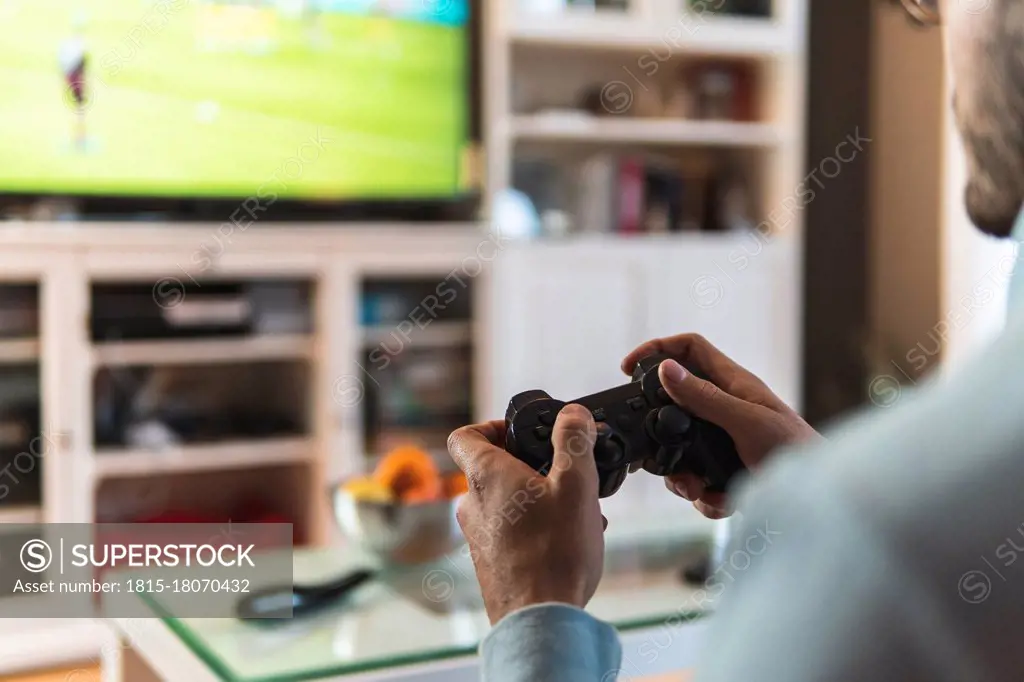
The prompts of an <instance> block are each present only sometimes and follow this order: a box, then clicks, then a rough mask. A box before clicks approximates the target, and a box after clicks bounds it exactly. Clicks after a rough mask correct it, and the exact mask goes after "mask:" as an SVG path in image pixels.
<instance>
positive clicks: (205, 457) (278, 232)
mask: <svg viewBox="0 0 1024 682" xmlns="http://www.w3.org/2000/svg"><path fill="white" fill-rule="evenodd" d="M217 227H218V226H217V225H213V224H211V225H189V226H181V225H144V226H137V227H126V226H113V225H102V224H97V225H89V226H80V227H76V228H74V229H69V228H68V227H67V225H65V224H52V225H50V224H41V223H30V224H29V223H25V224H7V225H4V226H3V227H2V228H0V243H2V244H3V253H2V255H0V273H3V275H2V276H0V281H2V282H7V281H10V282H13V283H25V282H35V283H37V284H38V285H39V290H40V295H39V306H40V310H39V318H40V328H41V329H42V334H41V335H40V336H39V338H33V339H13V340H2V341H0V364H3V363H7V362H10V363H26V362H30V363H36V362H38V364H39V367H40V378H41V386H42V388H41V403H42V413H43V414H42V421H43V430H44V434H45V435H46V436H48V438H47V443H48V449H47V452H46V453H45V457H44V458H43V460H42V461H43V463H44V464H45V467H44V469H43V499H42V502H41V504H40V505H38V506H27V507H26V506H16V507H3V506H0V523H6V522H18V523H30V522H37V521H46V522H94V521H95V520H96V518H97V507H98V506H100V505H98V497H97V496H99V495H101V494H102V495H107V494H110V495H117V494H121V491H123V489H124V486H131V485H133V484H137V485H140V486H143V488H145V489H149V488H152V487H153V486H155V485H158V486H171V482H172V480H173V479H175V478H180V477H189V476H192V477H199V478H196V479H195V480H196V481H200V480H202V479H205V478H206V477H208V476H212V475H217V476H220V475H221V474H225V475H226V474H230V476H229V477H228V478H223V477H221V478H217V481H224V485H225V486H226V488H225V492H229V489H230V487H231V485H232V481H233V480H235V479H236V478H238V479H239V480H241V479H244V480H246V481H251V480H253V477H256V478H257V479H258V477H259V476H261V475H264V474H261V473H260V472H263V471H265V472H267V473H266V476H270V478H268V479H267V480H268V484H267V485H265V486H262V488H261V489H262V490H264V491H267V495H268V496H269V497H270V498H273V497H274V496H280V497H281V498H282V499H287V500H288V501H289V505H291V506H294V504H297V505H298V509H297V510H296V511H297V513H298V514H299V518H298V521H299V522H301V523H302V524H303V525H304V527H305V528H306V530H307V533H306V535H307V537H309V538H310V541H311V542H312V543H313V544H322V543H324V542H327V541H328V540H329V538H330V537H331V532H332V531H331V526H332V524H333V522H332V521H331V512H330V510H329V509H328V508H327V496H326V495H325V494H324V491H325V490H326V488H327V486H328V484H329V482H331V481H334V480H337V479H339V478H341V477H342V476H344V475H348V474H350V473H352V472H354V471H357V470H359V469H360V468H361V467H363V466H365V462H364V453H363V452H362V451H361V442H362V441H361V418H360V416H359V409H360V408H361V404H360V401H355V402H351V401H348V400H347V399H346V397H345V396H343V395H339V392H338V390H339V389H338V387H339V382H343V381H344V380H345V378H346V377H352V376H357V377H358V376H359V373H360V371H361V370H360V366H359V358H360V352H361V350H362V349H363V348H365V346H366V345H368V344H375V343H380V342H382V341H386V339H387V338H388V337H390V336H391V334H392V333H393V332H394V331H395V330H394V328H393V327H392V326H381V327H377V328H370V329H368V330H364V329H363V328H362V327H360V326H359V325H358V314H357V313H358V310H359V305H360V288H361V284H362V282H363V281H364V280H365V279H366V278H368V277H380V276H384V277H390V276H398V277H402V276H417V277H430V278H432V277H436V278H437V280H438V281H439V282H440V281H442V280H443V279H444V278H445V277H446V276H448V275H449V274H450V273H452V272H454V271H457V270H458V268H460V267H466V266H465V263H466V261H467V259H470V258H478V256H477V255H476V254H477V253H478V251H479V249H480V245H481V243H483V242H485V241H486V240H487V239H488V237H487V236H486V230H485V228H484V226H483V225H481V224H476V223H466V224H450V225H427V226H424V225H404V224H374V225H344V226H324V227H320V228H303V227H292V226H283V225H278V226H275V225H266V226H261V229H260V230H252V231H249V232H247V233H244V234H238V235H235V236H234V238H233V243H232V245H231V247H230V248H229V249H225V253H224V254H223V256H222V258H221V259H220V260H219V261H218V263H217V264H216V265H215V266H213V267H212V268H211V269H210V270H209V271H207V272H204V273H201V275H202V277H203V278H204V279H207V280H211V281H242V282H244V281H247V280H262V279H275V278H277V279H280V278H285V279H288V280H292V281H302V282H308V283H309V284H310V289H309V296H310V297H311V299H310V300H309V301H307V303H308V304H309V305H310V310H311V315H312V320H311V328H312V330H313V331H312V332H311V333H309V334H279V335H272V334H262V335H254V336H249V337H238V338H230V337H223V338H217V337H215V338H180V339H166V340H156V341H134V340H132V341H129V340H124V341H95V342H94V341H93V340H92V339H91V338H90V337H89V333H90V332H89V324H88V320H89V318H90V306H91V302H90V299H91V291H92V287H93V285H94V284H96V283H112V282H115V283H116V282H120V283H132V282H134V283H141V284H142V285H144V286H145V287H153V286H154V284H153V283H156V282H161V281H167V280H170V279H173V278H178V279H184V277H185V276H184V275H183V274H182V273H181V268H180V265H179V264H180V263H184V262H189V256H190V255H191V254H192V253H193V252H194V250H195V248H196V245H197V244H201V243H203V240H204V239H208V238H209V236H210V235H211V234H216V231H217ZM479 275H480V273H477V272H474V276H479ZM479 333H480V330H479V329H478V328H476V327H475V326H474V325H473V324H472V323H469V322H465V323H463V322H457V323H454V322H441V321H439V322H434V323H432V324H430V325H429V326H426V327H424V328H422V329H417V330H416V333H415V334H413V335H411V337H410V342H411V343H412V344H413V345H415V346H417V347H443V346H448V345H452V344H464V343H466V342H468V341H471V340H473V339H474V337H475V336H476V335H478V334H479ZM281 362H286V363H293V362H294V363H297V364H298V363H301V364H302V365H304V366H306V367H308V373H306V374H305V379H304V381H305V383H306V386H307V388H308V395H309V408H308V415H307V417H308V418H307V419H306V422H307V424H308V433H307V434H306V435H303V436H284V437H267V438H251V439H244V440H231V441H226V442H214V443H209V444H187V445H182V446H171V447H167V448H164V449H152V450H150V449H140V448H103V447H97V446H95V445H94V444H93V442H94V434H93V428H94V425H93V421H94V407H95V406H94V399H95V395H94V385H93V381H94V378H95V376H96V375H97V373H98V372H100V371H114V372H118V371H121V370H122V369H124V368H128V367H146V366H148V367H154V368H162V367H173V368H175V369H177V368H203V371H205V368H207V367H211V368H212V367H215V366H218V365H232V366H237V365H245V364H247V363H277V364H280V363H281ZM481 386H484V387H485V386H486V378H485V379H484V383H482V384H481ZM476 388H477V389H478V390H480V389H481V387H476ZM274 389H275V391H276V390H280V391H284V390H285V387H283V386H282V387H276V386H275V387H274ZM483 390H486V388H484V389H483ZM267 397H268V398H270V399H272V398H275V397H276V396H273V395H268V396H267ZM281 472H292V473H295V474H297V475H295V476H283V477H282V476H279V474H280V473H281ZM187 480H191V479H187ZM271 482H272V483H273V485H271V484H270V483H271ZM109 484H116V485H115V488H116V489H115V490H114V491H113V492H111V491H110V490H108V486H109ZM182 485H184V487H186V488H187V487H189V486H190V485H191V484H189V483H187V482H186V483H185V484H181V482H180V481H179V485H178V487H179V488H181V487H182ZM217 485H218V486H219V485H220V483H217ZM296 501H297V502H296Z"/></svg>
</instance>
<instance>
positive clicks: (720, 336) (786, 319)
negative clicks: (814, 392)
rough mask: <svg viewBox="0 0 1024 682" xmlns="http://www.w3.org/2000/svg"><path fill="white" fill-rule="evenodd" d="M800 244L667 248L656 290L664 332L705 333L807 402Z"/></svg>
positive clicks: (657, 319)
mask: <svg viewBox="0 0 1024 682" xmlns="http://www.w3.org/2000/svg"><path fill="white" fill-rule="evenodd" d="M796 256H797V252H796V247H795V243H794V242H792V241H791V240H788V239H784V238H777V239H775V240H774V241H773V242H771V243H768V242H765V241H764V240H763V238H761V237H758V236H755V235H752V234H751V235H737V236H725V237H722V238H721V239H717V238H705V239H702V240H699V241H696V242H694V243H692V244H679V245H674V246H672V247H671V248H669V249H666V250H664V251H663V253H662V258H661V260H660V261H659V263H660V267H661V268H663V270H662V272H663V276H662V277H660V278H659V284H658V286H656V287H655V288H654V289H653V290H652V291H651V292H650V300H651V305H652V309H651V319H650V321H649V325H650V327H651V330H652V331H653V332H654V334H655V335H657V336H670V335H674V334H680V333H687V332H692V333H698V334H702V335H703V336H705V337H706V338H707V339H708V340H709V341H711V342H712V343H713V344H715V345H716V346H717V347H718V348H720V349H721V350H722V351H723V352H724V353H726V354H727V355H729V356H730V357H732V358H733V359H734V360H735V361H736V362H738V363H739V364H741V365H743V366H744V367H746V368H747V369H749V370H750V371H751V372H753V373H754V374H756V375H758V376H759V377H761V378H762V379H763V380H764V381H765V382H766V383H767V384H768V385H769V386H771V387H772V389H773V390H775V391H776V392H777V393H778V394H779V395H780V396H781V397H782V398H783V399H784V400H786V401H787V402H789V403H790V404H792V405H794V406H798V400H799V385H800V383H799V382H800V376H799V364H798V357H799V356H798V353H799V323H800V322H799V320H800V298H799V289H798V286H799V259H798V258H797V257H796Z"/></svg>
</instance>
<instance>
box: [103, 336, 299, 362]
mask: <svg viewBox="0 0 1024 682" xmlns="http://www.w3.org/2000/svg"><path fill="white" fill-rule="evenodd" d="M313 348H314V344H313V339H312V337H310V336H304V335H283V334H282V335H269V334H268V335H266V336H256V337H249V338H240V339H176V340H172V341H113V342H111V341H105V342H102V343H97V344H95V345H94V346H93V347H92V363H93V366H95V367H118V366H125V365H179V364H188V365H195V364H213V363H225V362H259V361H266V360H308V359H310V358H312V357H313Z"/></svg>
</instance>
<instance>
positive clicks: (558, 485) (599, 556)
mask: <svg viewBox="0 0 1024 682" xmlns="http://www.w3.org/2000/svg"><path fill="white" fill-rule="evenodd" d="M596 433H597V429H596V427H595V425H594V420H593V418H592V417H591V416H590V411H589V410H587V409H585V408H583V407H580V406H579V405H567V406H566V407H565V408H564V409H563V410H562V412H561V413H560V414H559V415H558V419H557V421H556V422H555V428H554V433H553V435H552V442H553V444H554V446H555V457H554V461H553V462H552V465H551V471H550V472H549V473H548V476H547V477H546V478H545V477H543V476H541V475H540V474H538V473H537V472H535V471H534V470H533V469H531V468H530V467H529V466H527V465H526V464H523V463H522V462H520V461H519V460H517V459H516V458H515V457H513V456H512V455H510V454H509V453H507V452H506V451H505V450H504V449H503V448H502V447H501V446H500V445H499V444H500V443H502V442H503V440H504V437H505V423H504V422H503V421H492V422H488V423H486V424H478V425H474V426H465V427H463V428H461V429H459V430H458V431H455V432H454V433H453V434H452V435H451V436H450V437H449V438H448V451H449V452H450V453H451V456H452V458H453V459H454V460H455V462H456V463H457V464H458V465H459V468H460V469H462V471H463V472H465V474H466V477H467V479H468V480H469V493H467V494H466V496H465V497H464V498H463V499H462V502H461V503H460V504H459V508H458V512H457V516H458V519H459V525H460V526H461V527H462V531H463V533H464V534H465V536H466V539H467V541H468V542H469V547H470V553H471V555H472V557H473V565H474V566H475V568H476V574H477V578H478V579H479V580H480V587H481V589H482V590H483V596H484V603H485V605H486V607H487V615H488V617H489V618H490V620H491V623H492V624H494V623H497V622H498V621H499V620H501V619H502V618H503V617H504V616H505V615H506V614H508V613H511V612H512V611H515V610H516V609H519V608H522V607H524V606H529V605H531V604H540V603H545V602H561V603H565V604H572V605H574V606H579V607H581V608H582V607H583V606H585V605H586V604H587V602H588V601H590V598H591V597H593V596H594V591H595V590H596V589H597V584H598V582H599V581H600V580H601V572H602V570H603V564H604V534H603V531H604V519H603V517H602V516H601V507H600V504H599V502H598V490H597V489H598V479H597V466H596V465H595V464H594V439H595V437H596Z"/></svg>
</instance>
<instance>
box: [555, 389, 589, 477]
mask: <svg viewBox="0 0 1024 682" xmlns="http://www.w3.org/2000/svg"><path fill="white" fill-rule="evenodd" d="M596 438H597V425H596V424H595V423H594V417H593V416H592V415H591V414H590V410H588V409H587V408H585V407H583V406H581V405H566V406H565V407H563V408H562V411H561V412H559V413H558V418H557V419H556V420H555V429H554V432H553V433H552V434H551V444H552V445H553V446H554V448H555V456H554V459H553V460H552V462H551V473H550V474H549V477H550V478H552V479H553V480H555V481H558V480H560V479H562V478H564V477H566V476H574V477H575V476H579V477H581V478H585V479H588V480H589V479H591V478H593V479H594V481H593V485H594V488H595V489H596V488H597V466H596V465H595V464H594V441H595V440H596Z"/></svg>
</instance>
